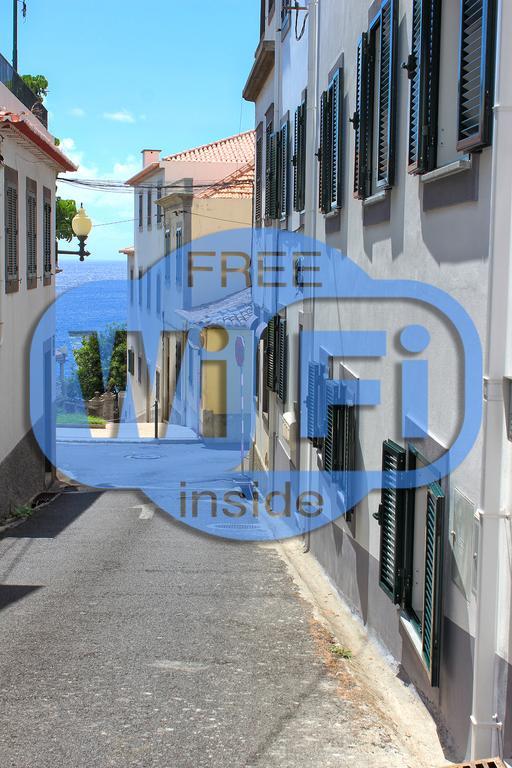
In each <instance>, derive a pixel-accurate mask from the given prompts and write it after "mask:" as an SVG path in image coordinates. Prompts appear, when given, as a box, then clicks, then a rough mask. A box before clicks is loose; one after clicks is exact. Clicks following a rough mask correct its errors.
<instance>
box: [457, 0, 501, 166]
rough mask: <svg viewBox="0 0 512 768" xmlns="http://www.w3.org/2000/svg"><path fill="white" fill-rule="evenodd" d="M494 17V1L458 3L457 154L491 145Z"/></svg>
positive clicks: (468, 0)
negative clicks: (459, 9)
mask: <svg viewBox="0 0 512 768" xmlns="http://www.w3.org/2000/svg"><path fill="white" fill-rule="evenodd" d="M495 17H496V1H495V0H461V25H460V62H459V125H458V141H457V150H458V151H459V152H474V151H477V150H480V149H482V148H483V147H487V146H488V145H489V144H490V143H491V134H492V107H493V104H492V99H493V78H494V50H495V42H494V41H495V34H496V32H495V26H496V23H495Z"/></svg>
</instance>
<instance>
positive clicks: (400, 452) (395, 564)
mask: <svg viewBox="0 0 512 768" xmlns="http://www.w3.org/2000/svg"><path fill="white" fill-rule="evenodd" d="M406 455H407V454H406V451H405V450H404V449H403V448H401V447H400V446H399V445H397V444H396V443H393V442H392V441H391V440H386V441H385V442H384V444H383V446H382V485H383V488H382V491H381V503H380V507H379V513H378V515H377V518H378V520H379V524H380V564H379V584H380V586H381V587H382V589H383V590H384V591H385V592H386V593H387V594H388V595H389V597H390V598H391V599H392V600H393V602H394V603H395V604H397V605H398V604H400V602H401V597H402V583H401V582H402V554H403V544H404V542H403V537H404V534H403V528H404V514H405V491H404V490H403V489H399V488H397V474H398V473H399V472H403V471H404V470H405V464H406ZM384 486H385V487H384Z"/></svg>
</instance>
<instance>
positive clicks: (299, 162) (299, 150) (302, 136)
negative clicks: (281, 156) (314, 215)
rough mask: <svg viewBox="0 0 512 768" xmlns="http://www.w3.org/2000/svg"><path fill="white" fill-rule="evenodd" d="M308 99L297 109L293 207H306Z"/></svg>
mask: <svg viewBox="0 0 512 768" xmlns="http://www.w3.org/2000/svg"><path fill="white" fill-rule="evenodd" d="M305 196H306V101H305V100H304V101H303V102H302V104H301V105H300V106H298V107H297V109H296V110H295V129H294V150H293V209H294V210H295V211H298V212H299V213H300V212H301V211H303V210H304V208H305V207H306V200H305Z"/></svg>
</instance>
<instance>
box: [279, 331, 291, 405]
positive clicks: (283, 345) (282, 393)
mask: <svg viewBox="0 0 512 768" xmlns="http://www.w3.org/2000/svg"><path fill="white" fill-rule="evenodd" d="M287 385H288V336H287V334H286V320H283V319H282V318H279V325H278V365H277V395H278V397H279V399H280V400H281V401H282V402H283V403H286V393H287Z"/></svg>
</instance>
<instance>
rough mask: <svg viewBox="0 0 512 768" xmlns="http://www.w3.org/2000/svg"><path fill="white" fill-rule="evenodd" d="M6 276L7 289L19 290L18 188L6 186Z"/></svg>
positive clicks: (8, 184)
mask: <svg viewBox="0 0 512 768" xmlns="http://www.w3.org/2000/svg"><path fill="white" fill-rule="evenodd" d="M5 273H6V274H5V277H6V291H7V292H9V291H16V290H18V277H19V275H18V190H17V188H16V187H15V186H14V185H11V184H10V183H7V185H6V188H5Z"/></svg>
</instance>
